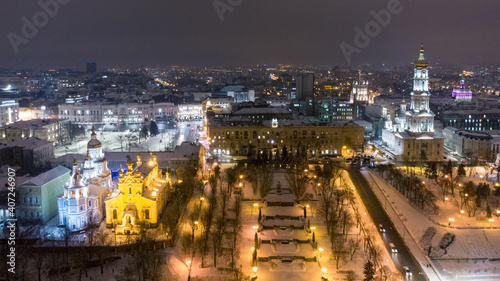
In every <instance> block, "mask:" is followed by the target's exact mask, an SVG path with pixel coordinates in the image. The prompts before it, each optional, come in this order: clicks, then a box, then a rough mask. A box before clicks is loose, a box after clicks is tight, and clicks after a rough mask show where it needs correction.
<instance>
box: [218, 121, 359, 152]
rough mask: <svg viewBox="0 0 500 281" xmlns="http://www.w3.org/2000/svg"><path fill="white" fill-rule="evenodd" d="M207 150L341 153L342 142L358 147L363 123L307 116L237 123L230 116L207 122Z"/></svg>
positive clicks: (351, 147)
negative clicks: (319, 120)
mask: <svg viewBox="0 0 500 281" xmlns="http://www.w3.org/2000/svg"><path fill="white" fill-rule="evenodd" d="M208 129H209V132H208V134H209V140H210V152H211V153H213V154H216V155H232V156H246V155H247V154H248V152H249V150H250V149H251V148H252V149H253V150H255V151H263V150H268V151H270V152H273V153H276V152H278V151H281V150H282V149H283V147H286V148H287V149H288V150H289V151H296V150H297V149H299V148H300V149H302V148H304V149H306V150H307V152H308V154H309V155H311V156H321V155H341V154H342V149H343V147H344V146H348V147H349V149H353V150H356V149H362V147H363V142H364V130H363V127H361V126H358V125H356V124H354V123H352V122H347V123H346V122H338V123H330V124H327V125H322V124H319V123H312V122H310V121H309V120H308V119H295V120H277V119H275V120H266V121H263V122H262V125H252V124H251V123H250V124H249V123H238V122H236V121H233V120H231V119H229V120H225V121H224V122H215V123H212V124H210V126H209V128H208Z"/></svg>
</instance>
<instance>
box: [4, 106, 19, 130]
mask: <svg viewBox="0 0 500 281" xmlns="http://www.w3.org/2000/svg"><path fill="white" fill-rule="evenodd" d="M17 121H19V103H17V102H16V101H15V100H3V101H1V102H0V127H3V126H5V125H9V124H12V123H15V122H17Z"/></svg>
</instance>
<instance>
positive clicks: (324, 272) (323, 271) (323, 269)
mask: <svg viewBox="0 0 500 281" xmlns="http://www.w3.org/2000/svg"><path fill="white" fill-rule="evenodd" d="M321 272H322V273H323V274H322V275H321V277H322V278H324V279H328V278H327V277H326V275H325V274H326V267H322V268H321Z"/></svg>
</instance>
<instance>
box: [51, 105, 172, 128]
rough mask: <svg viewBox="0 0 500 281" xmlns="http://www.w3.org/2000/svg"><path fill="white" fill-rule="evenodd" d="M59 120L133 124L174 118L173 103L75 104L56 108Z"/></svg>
mask: <svg viewBox="0 0 500 281" xmlns="http://www.w3.org/2000/svg"><path fill="white" fill-rule="evenodd" d="M58 111H59V118H62V119H67V120H71V121H72V122H73V123H76V124H88V123H94V124H118V123H125V124H130V123H132V124H135V123H144V122H146V121H152V120H153V121H165V120H167V119H168V118H176V117H177V116H176V114H177V107H176V106H175V105H174V104H173V103H153V102H151V103H106V102H102V103H99V102H76V103H65V104H60V105H59V106H58Z"/></svg>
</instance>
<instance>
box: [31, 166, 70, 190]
mask: <svg viewBox="0 0 500 281" xmlns="http://www.w3.org/2000/svg"><path fill="white" fill-rule="evenodd" d="M70 172H71V170H70V169H68V168H66V167H63V166H61V165H59V166H57V167H55V168H53V169H51V170H49V171H47V172H45V173H43V174H40V175H38V176H36V177H33V178H30V179H28V180H26V181H25V182H23V183H21V185H35V186H42V185H44V184H46V183H49V182H51V181H52V180H55V179H57V178H59V177H61V176H65V175H67V176H68V177H69V173H70Z"/></svg>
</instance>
